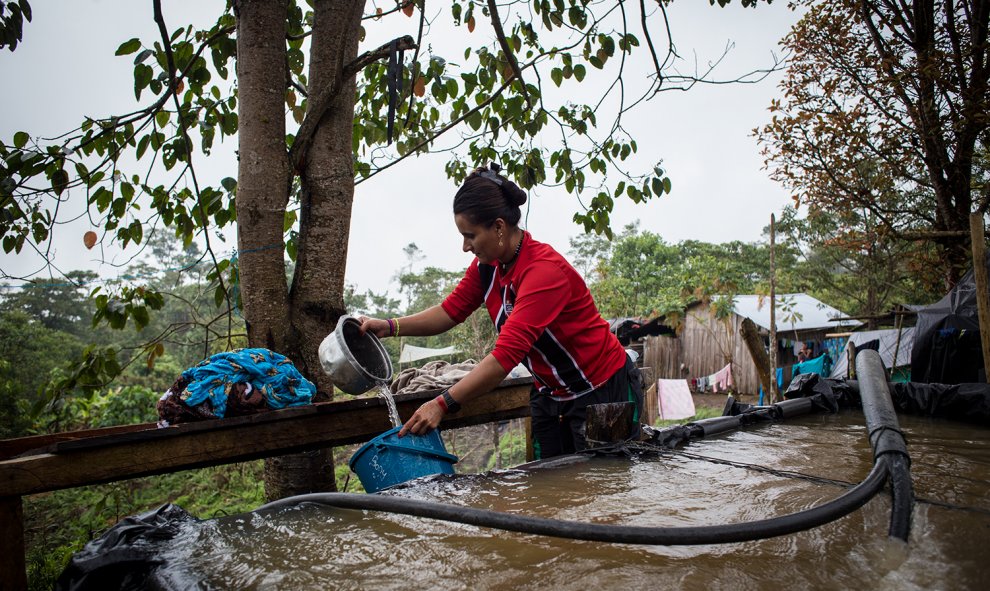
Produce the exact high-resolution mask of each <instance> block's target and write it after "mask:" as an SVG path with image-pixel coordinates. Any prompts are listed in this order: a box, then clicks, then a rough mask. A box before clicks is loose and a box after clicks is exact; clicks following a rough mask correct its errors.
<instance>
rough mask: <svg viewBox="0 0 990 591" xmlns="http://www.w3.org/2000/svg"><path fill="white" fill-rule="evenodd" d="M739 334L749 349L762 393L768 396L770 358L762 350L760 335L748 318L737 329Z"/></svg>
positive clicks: (764, 350)
mask: <svg viewBox="0 0 990 591" xmlns="http://www.w3.org/2000/svg"><path fill="white" fill-rule="evenodd" d="M739 334H740V336H742V339H743V343H745V344H746V348H747V349H749V355H750V357H752V358H753V363H754V364H755V365H756V375H757V376H759V378H760V384H761V385H762V386H763V391H764V392H766V393H767V396H769V392H770V357H769V356H768V355H767V351H766V349H764V348H763V343H762V342H761V341H760V333H759V331H758V330H757V328H756V324H754V323H753V321H752V320H750V319H749V318H743V321H742V325H740V327H739Z"/></svg>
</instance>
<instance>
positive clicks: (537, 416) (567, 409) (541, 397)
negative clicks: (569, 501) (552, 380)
mask: <svg viewBox="0 0 990 591" xmlns="http://www.w3.org/2000/svg"><path fill="white" fill-rule="evenodd" d="M607 402H634V403H635V404H636V410H635V411H634V413H633V424H634V426H633V436H634V437H636V436H638V435H639V419H640V416H641V415H642V413H643V375H642V374H641V373H640V371H639V368H637V367H636V365H635V364H634V363H633V362H632V360H631V359H629V358H628V357H627V358H626V365H625V367H623V368H622V369H620V370H619V371H617V372H615V374H614V375H613V376H612V377H611V378H609V380H608V381H607V382H605V383H604V384H602V386H601V387H600V388H598V389H597V390H595V391H593V392H590V393H588V394H585V395H584V396H581V397H579V398H576V399H574V400H567V401H565V402H559V401H557V400H556V399H554V398H553V396H548V395H546V394H540V393H539V392H538V391H537V390H536V388H533V390H532V391H531V392H530V394H529V408H530V413H531V419H532V429H533V451H534V452H535V456H536V459H538V460H539V459H545V458H552V457H554V456H560V455H564V454H570V453H574V452H576V451H581V450H583V449H587V447H588V444H587V441H586V440H585V436H584V423H585V416H586V412H587V408H588V407H589V406H591V405H592V404H604V403H607Z"/></svg>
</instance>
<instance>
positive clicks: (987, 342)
mask: <svg viewBox="0 0 990 591" xmlns="http://www.w3.org/2000/svg"><path fill="white" fill-rule="evenodd" d="M969 232H970V235H971V243H972V250H973V279H974V280H975V282H976V309H977V312H978V314H979V318H980V341H981V342H982V344H983V375H984V379H985V380H987V381H988V382H990V300H988V298H990V295H988V288H987V262H986V261H987V258H986V257H987V255H986V239H985V236H986V234H985V233H984V224H983V215H982V214H979V213H973V214H970V216H969Z"/></svg>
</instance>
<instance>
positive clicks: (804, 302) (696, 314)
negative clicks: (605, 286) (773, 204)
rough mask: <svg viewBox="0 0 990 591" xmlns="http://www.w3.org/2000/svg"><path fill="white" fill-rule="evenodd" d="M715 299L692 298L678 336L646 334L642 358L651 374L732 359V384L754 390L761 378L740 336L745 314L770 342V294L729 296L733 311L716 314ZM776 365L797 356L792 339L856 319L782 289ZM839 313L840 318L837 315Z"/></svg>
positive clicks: (693, 372)
mask: <svg viewBox="0 0 990 591" xmlns="http://www.w3.org/2000/svg"><path fill="white" fill-rule="evenodd" d="M717 304H718V302H717V301H716V302H712V301H697V302H694V303H692V304H690V305H689V306H688V307H687V308H686V309H685V311H684V319H683V321H682V323H681V326H680V327H679V329H678V333H677V338H670V337H666V336H660V337H647V338H646V339H645V340H644V344H643V361H642V364H643V365H644V366H646V367H650V368H651V372H652V377H653V378H654V379H693V378H699V377H704V376H709V375H711V374H714V373H716V372H718V371H719V370H721V369H722V368H724V367H725V366H726V365H728V364H732V377H733V381H734V382H735V390H736V391H737V392H740V393H742V394H750V395H752V394H756V393H757V392H758V391H759V387H760V385H759V384H760V383H759V378H758V376H757V374H756V365H755V364H754V363H753V360H752V358H751V357H750V354H749V350H748V349H747V348H746V345H745V343H744V341H743V339H742V337H741V336H740V325H741V324H742V321H743V320H744V319H745V318H749V319H750V320H752V321H753V323H754V324H756V326H757V328H758V329H759V331H760V336H761V337H762V338H763V342H764V345H765V346H767V347H769V342H770V298H769V297H765V296H759V295H740V296H736V297H735V298H733V302H732V304H733V305H732V312H731V313H729V314H728V315H725V316H724V317H722V318H718V317H717V314H716V312H715V310H716V308H717ZM776 308H777V309H776V324H777V343H776V346H777V359H778V365H785V364H786V365H789V364H793V363H795V362H796V358H795V356H794V352H793V343H795V342H804V341H812V342H821V341H824V340H825V335H826V334H828V333H832V332H835V331H836V330H848V329H850V328H853V327H855V326H857V325H859V324H860V323H859V322H858V321H855V320H850V319H848V318H847V315H846V314H844V313H842V312H840V311H839V310H837V309H835V308H833V307H831V306H829V305H828V304H825V303H823V302H821V301H819V300H817V299H815V298H813V297H811V296H809V295H808V294H804V293H796V294H783V295H779V296H778V297H777V300H776ZM837 319H844V320H837Z"/></svg>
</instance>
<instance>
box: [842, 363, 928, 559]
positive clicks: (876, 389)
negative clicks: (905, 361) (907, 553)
mask: <svg viewBox="0 0 990 591" xmlns="http://www.w3.org/2000/svg"><path fill="white" fill-rule="evenodd" d="M856 375H857V376H859V378H860V379H859V397H860V401H861V402H862V404H863V415H864V416H865V418H866V428H867V429H868V431H869V436H870V445H872V446H873V457H874V459H875V460H874V461H875V462H879V461H880V460H881V459H883V458H886V459H887V460H888V463H889V465H890V483H891V494H892V496H893V507H892V508H891V512H890V529H889V535H890V536H891V537H896V538H899V539H901V540H904V541H907V539H908V536H909V535H910V533H911V513H912V509H913V507H914V490H913V488H912V486H911V457H910V456H909V455H908V451H907V442H906V441H905V440H904V434H903V433H901V429H900V425H899V424H898V422H897V412H896V411H895V410H894V404H893V402H891V399H890V389H889V388H888V386H887V374H886V372H885V371H884V368H883V361H882V360H881V359H880V353H878V352H877V351H872V350H865V351H860V352H859V353H858V354H857V355H856Z"/></svg>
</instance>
